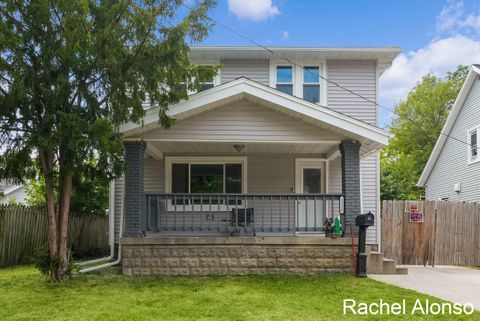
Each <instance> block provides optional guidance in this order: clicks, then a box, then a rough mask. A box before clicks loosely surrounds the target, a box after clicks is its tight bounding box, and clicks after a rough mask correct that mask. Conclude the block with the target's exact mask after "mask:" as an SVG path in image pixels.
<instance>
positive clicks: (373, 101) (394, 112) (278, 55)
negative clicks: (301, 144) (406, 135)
mask: <svg viewBox="0 0 480 321" xmlns="http://www.w3.org/2000/svg"><path fill="white" fill-rule="evenodd" d="M182 6H184V7H185V8H187V9H189V10H192V11H193V10H194V8H192V7H190V6H188V5H186V4H184V3H182ZM201 15H202V16H203V17H205V19H207V20H209V21H211V22H213V23H214V24H216V25H219V26H220V27H222V28H224V29H225V30H227V31H230V32H231V33H233V34H235V35H237V36H239V37H241V38H243V39H245V40H247V41H248V42H250V43H252V44H254V45H255V46H257V47H260V48H262V49H264V50H266V51H267V52H269V53H270V54H272V55H274V56H276V57H278V58H280V59H282V60H285V61H287V62H288V63H290V64H292V65H294V66H296V67H299V68H301V69H302V70H303V71H306V72H308V73H310V74H312V75H314V76H316V77H319V78H320V79H323V80H325V81H326V82H328V83H331V84H332V85H335V86H337V87H339V88H341V89H343V90H345V91H347V92H349V93H350V94H352V95H355V96H357V97H359V98H361V99H363V100H365V101H367V102H369V103H372V104H374V105H375V106H378V107H379V108H382V109H384V110H386V111H388V112H390V113H392V114H395V115H397V116H400V114H399V113H398V112H396V111H395V110H392V109H390V108H387V107H385V106H382V105H381V104H379V103H377V102H376V101H375V100H372V99H370V98H368V97H365V96H363V95H362V94H359V93H357V92H355V91H353V90H351V89H349V88H347V87H345V86H343V85H341V84H339V83H337V82H335V81H333V80H330V79H328V78H327V77H324V76H322V75H320V73H315V72H313V71H311V70H310V69H305V68H304V66H302V65H300V64H298V63H296V62H295V61H293V60H291V59H290V58H288V57H283V56H282V55H280V54H279V53H278V52H275V51H274V50H273V49H271V48H269V47H267V46H265V45H263V44H261V43H260V42H258V41H256V40H254V39H252V38H250V37H249V36H247V35H245V34H243V33H241V32H239V31H237V30H235V29H233V28H231V27H229V26H227V25H225V24H223V23H221V22H219V21H216V20H215V19H213V18H211V17H210V16H208V15H207V14H203V13H202V14H201ZM323 107H325V106H323ZM327 108H328V107H327ZM406 119H407V120H409V121H411V122H412V123H413V124H415V125H417V126H418V124H417V123H416V122H415V121H414V120H413V119H410V118H408V117H406ZM379 128H381V129H383V130H387V129H386V128H382V127H379ZM387 131H388V130H387ZM440 135H444V136H446V137H447V138H451V139H453V140H455V141H457V142H460V143H462V144H465V145H467V146H471V144H469V143H467V142H465V141H463V140H461V139H458V138H456V137H453V136H450V134H445V133H443V132H440Z"/></svg>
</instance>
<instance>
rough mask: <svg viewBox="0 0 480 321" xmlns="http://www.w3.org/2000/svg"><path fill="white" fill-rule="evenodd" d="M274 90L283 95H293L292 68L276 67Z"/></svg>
mask: <svg viewBox="0 0 480 321" xmlns="http://www.w3.org/2000/svg"><path fill="white" fill-rule="evenodd" d="M275 79H276V88H277V89H278V90H280V91H283V92H284V93H287V94H290V95H293V67H292V66H277V69H276V78H275Z"/></svg>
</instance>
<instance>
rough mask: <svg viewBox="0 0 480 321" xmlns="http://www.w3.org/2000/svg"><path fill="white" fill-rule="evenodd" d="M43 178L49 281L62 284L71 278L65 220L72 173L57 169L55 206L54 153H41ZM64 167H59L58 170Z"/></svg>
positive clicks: (68, 209)
mask: <svg viewBox="0 0 480 321" xmlns="http://www.w3.org/2000/svg"><path fill="white" fill-rule="evenodd" d="M39 154H40V162H41V165H42V174H43V177H44V179H45V192H46V202H47V215H48V252H49V258H50V281H52V282H62V281H64V280H66V279H68V278H70V259H71V257H70V250H69V247H68V218H69V214H70V200H71V195H72V180H73V171H71V170H65V169H63V168H60V176H59V178H58V179H59V180H58V184H57V186H58V187H59V204H58V207H57V206H56V199H55V182H54V179H53V172H54V165H53V164H54V162H53V152H48V151H40V153H39ZM62 165H63V164H61V165H60V167H63V166H62Z"/></svg>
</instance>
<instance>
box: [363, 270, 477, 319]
mask: <svg viewBox="0 0 480 321" xmlns="http://www.w3.org/2000/svg"><path fill="white" fill-rule="evenodd" d="M404 267H408V275H380V274H377V275H373V274H371V275H369V276H368V277H369V278H372V279H375V280H378V281H382V282H385V283H390V284H394V285H397V286H400V287H402V288H407V289H411V290H415V291H418V292H421V293H425V294H429V295H432V296H435V297H437V298H441V299H444V300H448V301H451V302H454V303H462V304H465V303H471V304H473V306H474V307H475V309H477V310H480V270H475V269H470V268H464V267H458V266H436V267H435V268H432V267H423V266H404Z"/></svg>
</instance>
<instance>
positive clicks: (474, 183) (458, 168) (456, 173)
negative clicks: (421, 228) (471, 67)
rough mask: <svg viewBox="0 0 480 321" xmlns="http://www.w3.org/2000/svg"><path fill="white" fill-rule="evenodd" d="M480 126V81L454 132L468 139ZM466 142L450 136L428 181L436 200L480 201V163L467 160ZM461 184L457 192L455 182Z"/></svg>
mask: <svg viewBox="0 0 480 321" xmlns="http://www.w3.org/2000/svg"><path fill="white" fill-rule="evenodd" d="M478 125H480V81H479V80H477V81H475V83H474V84H473V86H472V89H471V90H470V93H469V94H468V97H467V99H466V100H465V103H464V105H463V108H462V110H461V111H460V113H459V115H458V117H457V120H456V121H455V123H454V125H453V128H452V131H451V132H450V135H451V136H452V137H455V138H457V139H459V140H462V141H464V142H466V141H467V132H468V130H470V129H471V128H473V127H475V126H478ZM467 148H468V146H467V145H466V144H463V143H460V142H458V141H456V140H453V139H447V140H446V142H445V145H444V146H443V149H442V151H441V153H440V156H439V157H438V159H437V162H436V163H435V165H434V167H433V170H432V173H431V174H430V177H429V178H428V180H427V183H426V186H427V188H426V197H427V199H429V200H436V199H438V198H440V197H448V199H449V200H452V201H477V202H478V201H480V162H478V163H474V164H470V165H468V163H467ZM456 183H460V184H461V187H462V190H461V192H460V193H456V192H454V191H453V185H455V184H456Z"/></svg>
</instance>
